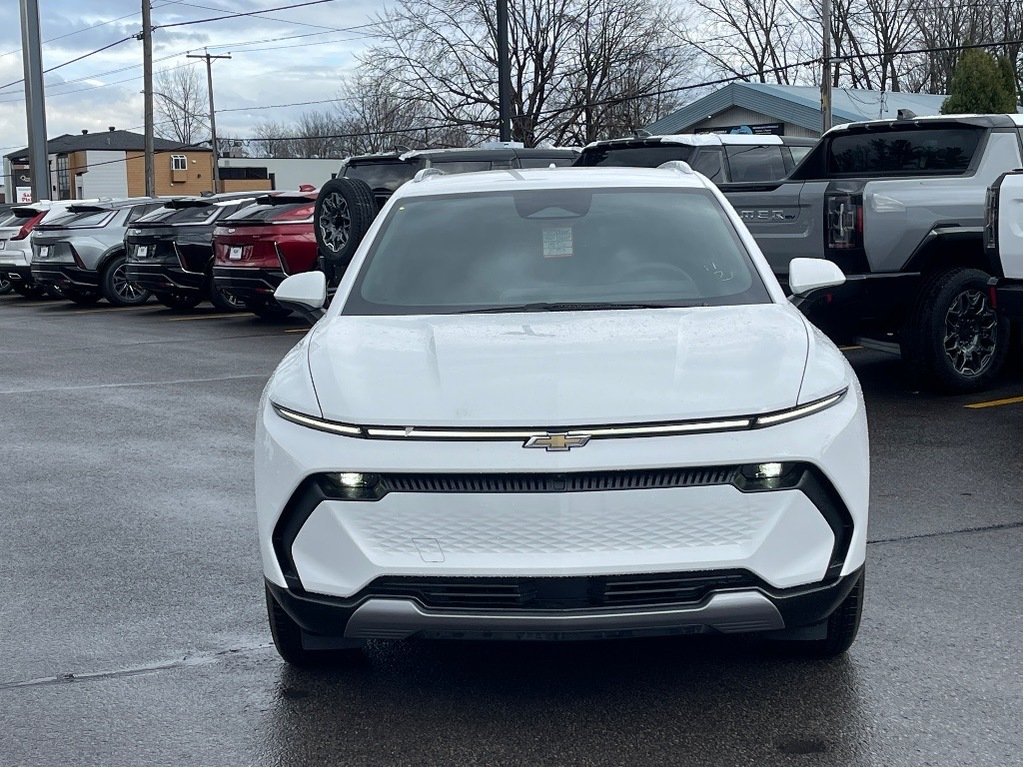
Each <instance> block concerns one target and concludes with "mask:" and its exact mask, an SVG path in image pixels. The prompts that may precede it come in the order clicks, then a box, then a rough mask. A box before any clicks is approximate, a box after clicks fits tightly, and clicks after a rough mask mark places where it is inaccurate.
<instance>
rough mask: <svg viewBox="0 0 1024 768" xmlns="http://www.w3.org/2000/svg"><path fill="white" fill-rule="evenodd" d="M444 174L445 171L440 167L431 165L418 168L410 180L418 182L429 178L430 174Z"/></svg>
mask: <svg viewBox="0 0 1024 768" xmlns="http://www.w3.org/2000/svg"><path fill="white" fill-rule="evenodd" d="M444 175H445V172H444V171H442V170H441V169H440V168H433V167H430V168H421V169H420V170H418V171H416V175H415V176H413V177H412V180H413V182H414V183H419V182H421V181H426V180H427V179H429V178H430V177H432V176H444Z"/></svg>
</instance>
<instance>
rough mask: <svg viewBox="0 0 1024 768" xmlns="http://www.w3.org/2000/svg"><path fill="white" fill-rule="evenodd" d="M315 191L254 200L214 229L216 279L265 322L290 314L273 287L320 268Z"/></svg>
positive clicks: (288, 193) (224, 288) (214, 277)
mask: <svg viewBox="0 0 1024 768" xmlns="http://www.w3.org/2000/svg"><path fill="white" fill-rule="evenodd" d="M316 196H317V193H316V192H315V191H311V192H306V191H301V192H281V193H277V194H272V195H265V196H264V197H258V198H256V201H255V202H254V203H253V204H252V205H249V206H247V207H245V208H242V209H241V210H240V211H238V212H237V213H234V214H232V215H231V216H228V217H227V218H225V219H222V220H221V222H220V223H219V225H218V226H217V228H216V229H215V230H214V231H213V253H214V261H213V279H214V282H215V283H216V285H217V287H218V288H220V289H222V290H225V291H227V292H229V293H231V294H232V295H233V296H235V297H237V298H238V299H240V300H242V301H243V302H244V303H245V305H246V307H248V308H249V310H250V311H252V312H254V313H255V314H256V315H258V316H259V317H262V318H265V319H276V318H282V317H286V316H287V315H288V314H289V311H288V310H287V309H284V308H283V307H282V306H281V305H279V304H278V303H277V302H276V301H274V289H275V288H277V286H278V284H279V283H280V282H281V281H282V280H284V279H285V278H286V277H287V276H288V275H293V274H295V273H296V272H310V271H312V270H314V269H316V237H315V236H314V235H313V208H314V207H315V205H316Z"/></svg>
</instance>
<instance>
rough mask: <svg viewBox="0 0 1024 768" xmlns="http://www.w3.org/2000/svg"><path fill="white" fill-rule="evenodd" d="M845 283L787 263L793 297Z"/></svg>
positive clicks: (834, 273)
mask: <svg viewBox="0 0 1024 768" xmlns="http://www.w3.org/2000/svg"><path fill="white" fill-rule="evenodd" d="M845 282H846V275H844V274H843V270H841V269H840V268H839V267H838V266H837V265H836V263H835V262H832V261H829V260H828V259H793V260H792V261H791V262H789V290H790V291H792V293H793V295H794V296H799V297H804V296H807V295H808V294H810V293H813V292H814V291H817V290H820V289H822V288H835V287H836V286H838V285H842V284H843V283H845ZM282 285H283V283H282Z"/></svg>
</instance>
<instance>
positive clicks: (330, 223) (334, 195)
mask: <svg viewBox="0 0 1024 768" xmlns="http://www.w3.org/2000/svg"><path fill="white" fill-rule="evenodd" d="M376 216H377V203H376V201H374V199H373V192H372V191H371V190H370V187H369V185H368V184H367V183H366V182H365V181H361V180H359V179H347V178H340V179H331V180H330V181H328V182H327V183H326V184H324V185H323V186H322V187H321V188H320V193H319V195H317V198H316V208H315V209H314V210H313V229H314V231H315V232H316V247H317V252H318V254H319V257H320V261H321V265H322V266H323V269H324V272H325V273H326V274H327V280H328V282H330V283H331V284H332V285H336V284H337V283H338V281H339V280H341V276H342V275H343V274H344V273H345V268H346V267H347V266H348V263H349V262H350V261H351V260H352V255H353V254H354V253H355V252H356V248H358V247H359V243H360V242H361V241H362V239H363V236H364V235H365V234H366V230H368V229H369V228H370V224H372V223H373V220H374V218H375V217H376Z"/></svg>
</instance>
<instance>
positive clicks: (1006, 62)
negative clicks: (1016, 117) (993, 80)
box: [996, 56, 1021, 112]
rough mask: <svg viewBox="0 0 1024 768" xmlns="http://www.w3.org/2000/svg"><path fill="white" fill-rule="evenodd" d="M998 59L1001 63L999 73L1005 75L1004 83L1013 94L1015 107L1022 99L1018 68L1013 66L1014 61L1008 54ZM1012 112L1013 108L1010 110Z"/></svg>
mask: <svg viewBox="0 0 1024 768" xmlns="http://www.w3.org/2000/svg"><path fill="white" fill-rule="evenodd" d="M996 61H997V62H998V63H999V74H1001V75H1002V76H1003V84H1004V86H1005V87H1006V90H1007V91H1009V92H1010V93H1012V94H1013V100H1014V108H1016V103H1017V102H1019V101H1020V93H1021V87H1020V80H1018V79H1017V68H1016V67H1014V66H1013V61H1011V60H1010V58H1009V57H1008V56H1000V57H999V58H998V59H996ZM1010 111H1011V112H1012V111H1013V110H1010Z"/></svg>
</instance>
